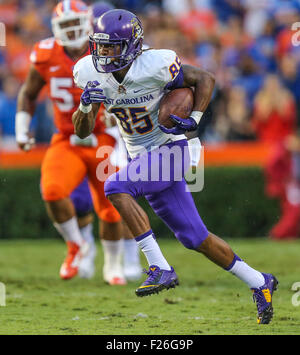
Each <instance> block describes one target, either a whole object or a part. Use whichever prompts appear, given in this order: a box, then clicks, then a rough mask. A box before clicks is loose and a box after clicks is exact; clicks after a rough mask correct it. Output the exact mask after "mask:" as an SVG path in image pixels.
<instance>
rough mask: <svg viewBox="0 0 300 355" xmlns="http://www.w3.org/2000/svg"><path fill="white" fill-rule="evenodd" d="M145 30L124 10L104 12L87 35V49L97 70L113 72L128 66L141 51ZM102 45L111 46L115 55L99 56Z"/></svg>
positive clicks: (134, 17) (134, 16)
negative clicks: (88, 42) (88, 38)
mask: <svg viewBox="0 0 300 355" xmlns="http://www.w3.org/2000/svg"><path fill="white" fill-rule="evenodd" d="M143 39H144V32H143V28H142V24H141V21H140V20H139V19H138V17H137V16H136V15H134V14H133V13H132V12H129V11H127V10H121V9H115V10H110V11H107V12H105V13H104V14H103V15H102V16H101V17H100V18H99V20H98V23H97V28H96V31H95V33H94V34H93V35H92V36H90V51H91V54H92V56H93V63H94V66H95V68H96V70H97V71H98V72H99V73H112V72H114V71H118V70H120V69H123V68H125V67H127V66H128V65H129V64H131V63H132V62H133V61H134V59H135V58H136V57H137V56H138V55H139V54H140V53H141V52H142V45H143ZM102 47H111V48H113V49H114V55H110V56H108V55H106V56H104V55H101V49H102Z"/></svg>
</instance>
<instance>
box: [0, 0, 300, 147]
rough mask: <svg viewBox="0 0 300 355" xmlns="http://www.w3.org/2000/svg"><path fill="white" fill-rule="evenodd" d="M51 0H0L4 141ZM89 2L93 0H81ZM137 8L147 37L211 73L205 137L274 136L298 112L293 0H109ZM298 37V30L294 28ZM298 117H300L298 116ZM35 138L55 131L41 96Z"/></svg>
mask: <svg viewBox="0 0 300 355" xmlns="http://www.w3.org/2000/svg"><path fill="white" fill-rule="evenodd" d="M56 3H57V1H54V0H50V1H49V0H48V1H45V0H27V1H20V0H2V1H0V22H2V23H4V24H5V26H6V45H5V46H1V47H0V90H1V91H0V112H1V116H0V130H1V133H2V141H3V143H5V142H6V143H5V145H6V146H7V147H8V146H9V142H10V141H12V139H13V136H14V114H15V109H16V95H17V92H18V89H19V86H20V83H22V81H23V80H24V78H25V74H26V72H27V70H28V65H29V61H28V58H29V54H30V51H31V48H32V46H33V44H34V43H35V42H36V41H39V40H41V39H44V38H46V37H49V36H52V32H51V13H52V9H53V7H54V6H55V4H56ZM86 3H88V4H92V3H93V1H86ZM111 4H113V5H114V6H116V7H120V8H126V9H128V10H131V11H133V12H137V13H138V14H139V16H140V18H141V20H142V23H143V25H144V29H145V43H146V44H148V45H149V46H151V47H154V48H169V49H174V50H175V51H176V52H177V53H178V55H179V56H180V57H181V60H182V62H184V63H188V64H193V65H197V66H200V67H202V68H205V69H207V70H209V71H211V72H213V73H214V74H215V75H216V79H217V86H216V90H215V93H214V98H213V101H212V103H211V105H210V107H209V109H208V110H207V114H206V117H205V119H203V120H202V124H201V125H200V128H199V135H200V137H201V138H202V141H203V142H224V141H237V140H254V139H257V140H264V141H266V140H267V141H268V140H278V139H280V138H281V137H282V136H285V135H286V134H288V133H291V132H292V131H293V130H294V129H295V127H296V125H297V117H300V114H299V112H300V99H299V98H300V70H299V66H300V47H298V46H295V45H293V42H292V36H293V35H295V31H292V29H291V26H292V24H293V23H295V22H298V21H300V16H299V14H300V1H299V0H295V1H293V0H290V1H286V0H115V1H111ZM299 38H300V36H299ZM298 121H299V119H298ZM33 126H34V127H33V128H34V130H35V134H36V138H37V141H38V142H47V141H48V140H49V138H50V136H51V134H52V132H53V126H52V120H51V107H50V105H48V102H47V100H45V97H43V96H42V97H41V99H40V105H39V107H38V110H37V114H36V117H35V119H34V120H33Z"/></svg>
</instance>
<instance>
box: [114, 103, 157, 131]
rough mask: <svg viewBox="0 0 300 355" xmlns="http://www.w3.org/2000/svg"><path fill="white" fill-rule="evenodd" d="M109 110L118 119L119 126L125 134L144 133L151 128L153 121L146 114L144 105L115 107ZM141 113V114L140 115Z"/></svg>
mask: <svg viewBox="0 0 300 355" xmlns="http://www.w3.org/2000/svg"><path fill="white" fill-rule="evenodd" d="M110 112H111V113H113V114H115V115H116V117H117V118H118V119H119V120H120V123H121V126H122V128H123V129H124V131H125V132H126V133H127V134H133V133H134V132H137V133H139V134H146V133H149V132H151V131H152V129H153V122H152V120H151V117H150V115H149V114H147V109H146V107H131V108H128V109H124V108H122V107H115V108H112V109H110ZM145 114H146V115H145ZM141 115H143V116H142V117H141Z"/></svg>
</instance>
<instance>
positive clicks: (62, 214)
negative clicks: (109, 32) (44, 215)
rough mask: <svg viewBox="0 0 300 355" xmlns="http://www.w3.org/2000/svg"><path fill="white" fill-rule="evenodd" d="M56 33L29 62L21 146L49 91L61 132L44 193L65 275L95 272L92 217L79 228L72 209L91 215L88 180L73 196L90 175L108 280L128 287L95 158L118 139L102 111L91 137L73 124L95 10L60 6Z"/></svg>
mask: <svg viewBox="0 0 300 355" xmlns="http://www.w3.org/2000/svg"><path fill="white" fill-rule="evenodd" d="M52 29H53V33H54V37H53V38H48V39H45V40H43V41H41V42H39V43H37V44H36V45H35V47H34V49H33V51H32V54H31V57H30V59H31V63H32V65H31V68H30V71H29V73H28V76H27V78H26V81H25V83H24V85H23V86H22V88H21V90H20V92H19V96H18V109H17V115H16V140H17V142H18V144H19V146H20V148H21V149H23V150H29V149H30V148H31V144H32V140H31V139H30V137H29V124H30V121H31V117H32V115H33V113H34V109H35V105H36V100H37V97H38V95H39V93H40V91H41V90H42V88H43V87H44V86H46V88H47V92H48V95H49V97H50V99H51V101H52V103H53V108H54V123H55V126H56V129H57V133H55V134H54V135H53V137H52V140H51V144H50V146H49V148H48V150H47V152H46V155H45V157H44V159H43V162H42V167H41V192H42V197H43V200H44V201H45V204H46V208H47V211H48V214H49V216H50V218H51V219H52V221H53V223H54V226H55V228H56V229H57V230H58V232H59V233H60V234H61V235H62V236H63V238H64V240H65V241H66V244H67V247H68V253H67V256H66V259H65V260H64V262H63V264H62V266H61V268H60V277H61V278H62V279H64V280H67V279H71V278H73V277H74V276H76V275H77V274H79V276H81V277H91V276H92V274H93V271H94V270H93V264H94V258H95V247H94V244H93V236H92V233H91V224H90V223H91V220H90V218H85V219H88V221H87V223H86V225H85V227H86V228H81V229H80V228H79V227H80V226H78V222H77V219H76V213H75V208H74V205H75V207H77V210H80V209H81V208H79V207H82V208H83V210H84V212H85V213H86V212H89V211H90V209H91V207H92V206H90V203H89V202H88V199H89V196H88V195H87V194H86V195H85V196H82V192H81V190H82V189H83V190H85V191H86V190H87V184H86V183H84V184H85V185H80V187H79V189H78V190H77V191H76V190H75V192H74V189H76V188H77V187H78V186H79V184H80V183H81V182H82V181H83V180H84V178H85V177H86V176H87V177H88V182H89V187H90V191H91V195H92V199H93V207H94V209H95V212H96V214H97V215H98V217H99V219H100V223H99V225H100V231H99V234H100V238H101V243H102V246H103V251H104V268H103V276H104V280H105V281H106V282H108V283H109V284H111V285H123V284H125V283H126V280H125V278H124V273H123V267H122V264H121V262H122V260H121V257H122V243H121V237H122V234H123V226H122V221H121V217H120V214H119V213H118V211H117V210H116V209H115V208H114V206H113V205H112V204H111V202H110V201H109V200H108V199H107V198H106V197H105V194H104V183H103V182H100V181H99V180H98V179H97V177H96V168H97V165H98V164H99V162H100V161H101V159H98V158H97V154H96V152H97V149H98V148H99V147H101V146H102V145H104V146H111V147H112V148H113V147H114V146H115V142H116V141H115V139H114V137H112V136H111V135H109V134H107V133H105V126H104V124H103V122H102V121H101V120H100V116H101V115H103V107H101V109H100V110H99V112H98V109H99V107H97V112H98V114H97V115H95V121H96V122H95V125H94V126H95V127H94V129H93V130H92V131H91V132H90V135H89V137H87V138H86V139H84V140H81V139H79V138H78V137H77V136H76V135H75V134H74V127H73V124H72V114H73V113H74V111H75V110H76V108H77V107H78V105H79V102H80V96H81V90H80V89H79V88H77V87H76V86H75V85H74V82H73V67H74V65H75V63H76V62H77V60H78V59H80V58H82V57H84V56H85V55H87V54H88V53H89V52H88V49H89V44H88V39H89V37H88V36H89V34H91V33H93V29H92V18H91V12H90V9H89V8H88V7H87V5H86V4H84V3H83V2H81V1H75V0H65V1H62V2H60V3H58V5H57V6H56V7H55V9H54V12H53V16H52ZM74 194H75V195H76V196H74ZM78 195H79V197H80V198H79V199H80V201H79V202H78ZM70 196H71V198H70ZM82 199H84V201H82ZM82 202H84V203H83V205H84V206H82ZM80 204H81V206H79V205H80ZM86 204H88V205H89V206H85V205H86ZM76 205H78V206H79V207H78V206H76ZM77 212H78V211H77ZM83 217H84V216H83ZM85 217H90V215H89V216H85ZM85 234H86V236H85Z"/></svg>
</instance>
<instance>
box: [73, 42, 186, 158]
mask: <svg viewBox="0 0 300 355" xmlns="http://www.w3.org/2000/svg"><path fill="white" fill-rule="evenodd" d="M180 65H181V64H180V61H179V59H178V57H177V55H176V53H175V52H173V51H171V50H165V49H160V50H154V49H151V50H146V51H144V52H142V54H141V55H140V56H139V57H137V58H136V59H135V60H134V61H133V63H132V65H131V67H130V69H129V71H128V72H127V74H126V76H125V78H124V80H123V82H122V83H119V82H118V81H117V80H116V79H115V78H114V76H113V74H112V73H99V72H97V71H96V69H95V67H94V65H93V60H92V56H91V55H88V56H86V57H84V58H82V59H80V60H79V61H78V62H77V64H76V65H75V67H74V71H73V74H74V81H75V83H76V85H77V86H78V87H80V88H81V89H84V87H85V86H86V84H87V82H88V81H92V80H97V81H99V83H100V88H101V89H103V93H104V95H105V96H106V101H105V102H104V105H105V107H106V109H107V111H108V112H110V113H112V114H114V115H115V117H116V118H117V122H118V126H119V129H120V132H121V134H122V136H123V138H124V141H125V143H126V147H127V150H128V152H129V154H130V156H131V157H135V156H136V155H137V154H139V153H140V152H142V151H143V150H144V149H145V148H146V150H147V151H149V150H152V149H154V148H155V147H158V146H160V145H162V144H164V143H166V142H167V141H175V140H181V139H184V138H185V136H184V135H180V136H174V135H168V134H165V133H163V132H162V131H161V130H160V128H159V127H158V113H159V103H160V100H161V99H162V97H163V95H164V94H165V93H166V89H165V86H166V85H167V84H168V83H169V82H171V81H172V80H174V79H175V78H176V76H177V74H178V73H179V69H180Z"/></svg>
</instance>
